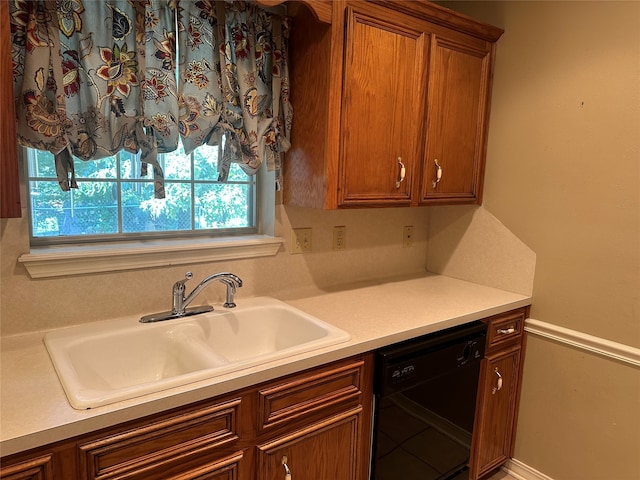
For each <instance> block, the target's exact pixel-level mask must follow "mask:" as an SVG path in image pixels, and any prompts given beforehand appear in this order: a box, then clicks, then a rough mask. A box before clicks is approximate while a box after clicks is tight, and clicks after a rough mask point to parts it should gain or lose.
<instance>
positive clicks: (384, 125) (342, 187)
mask: <svg viewBox="0 0 640 480" xmlns="http://www.w3.org/2000/svg"><path fill="white" fill-rule="evenodd" d="M363 8H364V7H363ZM347 12H348V13H347V35H346V46H345V63H344V85H343V97H342V98H343V101H342V121H341V125H342V128H341V140H342V144H341V146H342V148H341V157H340V177H339V184H338V203H339V205H340V206H352V205H369V204H373V205H392V204H393V205H409V204H410V203H411V198H412V180H413V177H414V174H415V172H416V171H417V169H418V168H419V166H420V152H421V143H422V142H421V141H420V133H421V131H422V112H423V109H422V108H421V105H422V104H423V102H424V88H423V87H424V84H425V78H424V65H425V53H426V46H427V36H426V35H425V34H424V32H422V31H420V30H419V29H418V28H407V27H406V22H402V21H401V20H402V18H395V17H394V16H389V15H387V17H388V19H385V18H384V15H382V13H384V9H381V8H374V7H373V6H368V8H367V13H365V12H364V11H358V10H354V9H352V8H349V9H348V11H347ZM403 23H404V24H403Z"/></svg>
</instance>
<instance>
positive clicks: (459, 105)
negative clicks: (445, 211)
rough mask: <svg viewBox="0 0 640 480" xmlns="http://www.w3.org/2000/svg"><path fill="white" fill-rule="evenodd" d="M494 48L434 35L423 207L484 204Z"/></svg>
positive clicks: (468, 39) (475, 41)
mask: <svg viewBox="0 0 640 480" xmlns="http://www.w3.org/2000/svg"><path fill="white" fill-rule="evenodd" d="M492 50H493V49H492V44H491V43H489V42H485V41H482V40H479V39H477V38H474V37H469V36H463V35H460V36H459V38H457V39H450V38H446V37H442V36H440V35H434V41H433V42H432V47H431V57H430V63H429V90H428V103H427V110H426V118H427V131H426V142H425V146H426V155H425V163H424V170H423V177H422V191H421V198H420V200H421V202H423V203H431V202H439V203H481V200H482V179H483V176H484V175H483V174H484V159H485V144H486V130H487V123H488V99H489V85H490V78H489V74H490V71H491V69H490V67H491V59H492V55H491V54H492Z"/></svg>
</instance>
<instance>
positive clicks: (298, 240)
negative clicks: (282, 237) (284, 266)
mask: <svg viewBox="0 0 640 480" xmlns="http://www.w3.org/2000/svg"><path fill="white" fill-rule="evenodd" d="M310 251H311V229H310V228H294V229H292V230H291V253H304V252H310Z"/></svg>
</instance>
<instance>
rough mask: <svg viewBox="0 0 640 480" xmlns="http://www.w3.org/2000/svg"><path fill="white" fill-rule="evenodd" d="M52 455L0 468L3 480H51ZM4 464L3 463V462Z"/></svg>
mask: <svg viewBox="0 0 640 480" xmlns="http://www.w3.org/2000/svg"><path fill="white" fill-rule="evenodd" d="M52 461H53V455H51V454H46V455H42V456H40V457H35V458H29V459H27V460H23V461H21V462H18V463H15V464H13V465H10V466H5V465H3V466H2V467H0V478H2V479H3V480H53V478H54V476H53V467H52ZM3 463H4V462H3Z"/></svg>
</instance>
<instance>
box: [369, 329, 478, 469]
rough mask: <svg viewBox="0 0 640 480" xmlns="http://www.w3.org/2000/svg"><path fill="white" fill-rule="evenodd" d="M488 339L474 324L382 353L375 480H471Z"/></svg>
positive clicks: (378, 373)
mask: <svg viewBox="0 0 640 480" xmlns="http://www.w3.org/2000/svg"><path fill="white" fill-rule="evenodd" d="M485 334H486V326H485V325H484V324H483V323H481V322H474V323H472V324H468V325H463V326H461V327H456V328H452V329H448V330H445V331H443V332H439V333H436V334H432V335H428V336H425V337H420V338H418V339H415V340H412V341H409V342H403V343H401V344H397V345H394V346H391V347H387V348H385V349H382V350H380V351H378V352H376V381H375V387H374V388H375V399H376V406H375V414H374V451H373V464H372V478H373V479H375V480H397V479H402V480H445V479H447V480H449V479H455V480H462V479H465V478H468V463H469V454H470V450H471V438H472V433H473V420H474V414H475V405H476V394H477V389H478V377H479V374H480V363H481V361H482V357H483V356H484V346H485Z"/></svg>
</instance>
